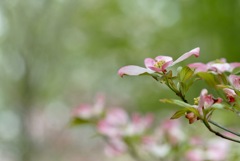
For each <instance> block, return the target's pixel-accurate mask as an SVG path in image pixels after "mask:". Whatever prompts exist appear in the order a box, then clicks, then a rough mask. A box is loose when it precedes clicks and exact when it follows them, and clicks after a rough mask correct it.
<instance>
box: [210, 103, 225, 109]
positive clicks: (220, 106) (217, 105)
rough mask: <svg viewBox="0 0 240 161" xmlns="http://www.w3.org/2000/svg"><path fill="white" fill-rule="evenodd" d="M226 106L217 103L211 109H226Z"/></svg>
mask: <svg viewBox="0 0 240 161" xmlns="http://www.w3.org/2000/svg"><path fill="white" fill-rule="evenodd" d="M224 107H225V105H223V104H221V103H215V104H213V105H212V106H211V108H215V109H224Z"/></svg>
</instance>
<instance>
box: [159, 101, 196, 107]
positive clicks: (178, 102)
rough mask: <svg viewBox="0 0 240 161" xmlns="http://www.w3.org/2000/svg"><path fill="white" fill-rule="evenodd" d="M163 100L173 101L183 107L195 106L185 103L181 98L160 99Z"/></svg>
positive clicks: (172, 102)
mask: <svg viewBox="0 0 240 161" xmlns="http://www.w3.org/2000/svg"><path fill="white" fill-rule="evenodd" d="M160 101H161V102H163V103H171V104H175V105H178V106H181V107H191V108H194V107H193V106H192V105H190V104H188V103H185V102H183V101H180V100H175V99H160Z"/></svg>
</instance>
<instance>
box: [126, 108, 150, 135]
mask: <svg viewBox="0 0 240 161" xmlns="http://www.w3.org/2000/svg"><path fill="white" fill-rule="evenodd" d="M152 122H153V115H152V114H148V115H146V116H141V115H140V114H138V113H135V114H133V115H132V119H131V122H129V124H128V125H127V127H126V135H130V136H131V135H141V134H143V133H144V132H145V131H146V130H147V129H149V128H150V126H151V125H152Z"/></svg>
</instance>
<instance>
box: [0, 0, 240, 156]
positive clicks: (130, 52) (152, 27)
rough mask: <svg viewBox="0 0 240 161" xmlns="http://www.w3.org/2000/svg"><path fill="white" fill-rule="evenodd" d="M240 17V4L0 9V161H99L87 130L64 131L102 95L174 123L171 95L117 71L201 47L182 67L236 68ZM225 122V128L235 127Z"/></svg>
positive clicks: (65, 4) (6, 4)
mask: <svg viewBox="0 0 240 161" xmlns="http://www.w3.org/2000/svg"><path fill="white" fill-rule="evenodd" d="M239 8H240V1H239V0H230V1H224V0H211V1H209V0H202V1H196V0H195V1H194V0H172V1H170V0H148V1H147V0H1V1H0V78H1V79H0V142H1V144H0V161H30V160H34V161H54V160H56V161H65V160H67V161H81V160H84V161H96V160H99V156H101V158H103V154H102V151H101V149H102V145H103V144H101V141H100V139H97V138H94V139H92V138H91V135H93V132H92V131H91V129H89V128H87V127H85V128H84V130H79V129H76V128H73V129H71V128H69V127H68V126H67V123H68V121H69V118H70V116H71V110H72V108H73V107H76V106H77V105H79V104H80V103H83V102H84V103H86V102H92V101H93V98H94V96H95V94H96V93H98V92H103V93H105V94H106V97H107V104H108V105H112V106H122V107H124V108H127V109H129V111H141V112H156V113H157V114H158V115H159V117H162V116H163V115H164V118H166V117H170V116H171V114H173V112H174V110H175V109H176V108H174V107H173V106H169V105H165V104H162V103H160V102H159V99H160V98H168V97H174V98H176V96H175V95H174V94H173V93H170V92H168V89H167V88H166V87H165V86H162V85H160V84H159V83H157V82H155V81H154V80H153V79H151V78H149V77H144V76H142V77H124V78H120V77H119V76H118V75H117V70H118V69H119V68H120V67H122V66H124V65H129V64H136V65H139V66H144V64H143V60H144V58H146V57H155V56H158V55H169V56H172V57H173V58H174V59H176V58H178V57H179V56H180V55H182V54H183V53H185V52H187V51H189V50H191V49H193V48H195V47H198V46H199V47H200V48H201V56H200V57H199V58H198V59H196V58H190V59H188V60H186V61H185V62H183V63H181V64H182V65H186V64H187V63H192V62H196V61H203V62H204V63H206V62H208V61H211V60H214V59H218V58H221V57H226V58H227V60H228V61H229V62H232V61H240V48H239V42H240V32H239V29H240V21H239V17H240V10H239ZM202 87H204V85H203V84H197V85H195V88H194V90H191V92H190V93H189V94H188V95H187V97H189V98H192V97H193V96H197V95H198V94H199V92H200V89H201V88H202ZM219 115H220V116H221V119H218V118H216V119H217V120H220V121H221V123H225V124H229V125H230V124H233V123H234V122H236V120H237V117H236V116H232V115H222V114H221V113H220V114H219ZM225 118H226V119H225ZM229 118H230V119H229ZM224 120H227V121H224ZM185 123H186V130H188V128H190V126H189V125H188V124H187V122H185ZM195 126H196V125H193V127H195ZM199 126H200V125H199ZM196 127H198V126H196ZM204 131H205V130H204ZM99 142H100V143H99ZM93 152H94V155H92V153H93ZM110 160H111V159H110Z"/></svg>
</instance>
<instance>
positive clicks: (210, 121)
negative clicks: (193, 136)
mask: <svg viewBox="0 0 240 161" xmlns="http://www.w3.org/2000/svg"><path fill="white" fill-rule="evenodd" d="M208 122H209V123H211V124H213V125H215V126H217V127H218V128H220V129H223V130H225V131H227V132H229V133H231V134H233V135H236V136H239V137H240V134H239V133H236V132H234V131H231V130H229V129H227V128H225V127H223V126H222V125H219V124H218V123H216V122H214V121H212V120H208Z"/></svg>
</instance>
